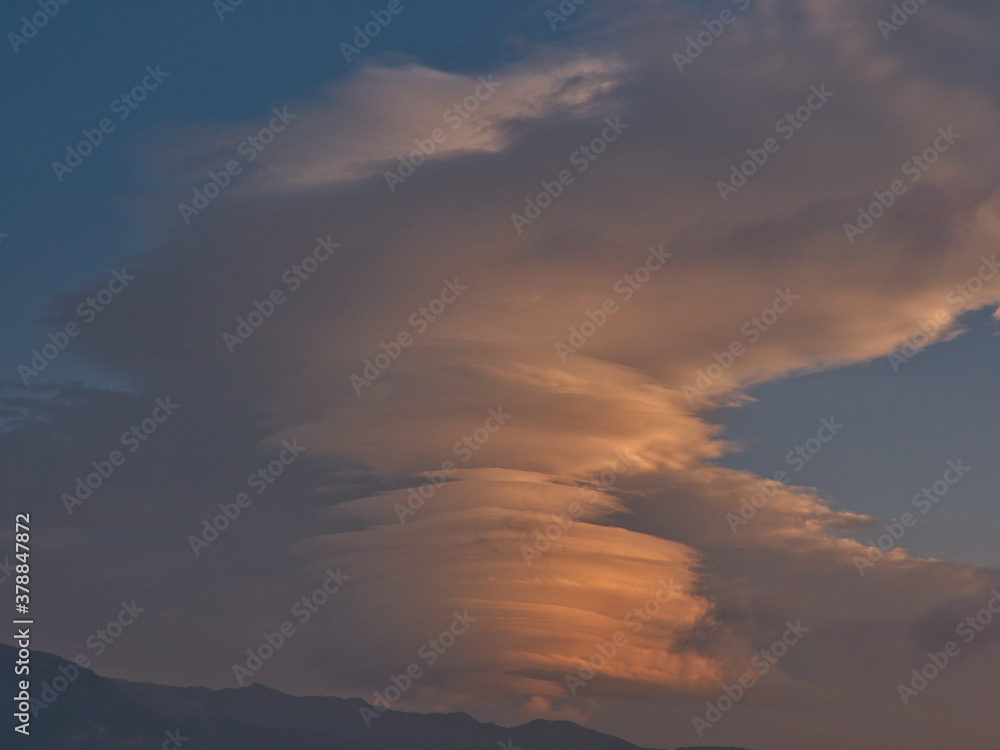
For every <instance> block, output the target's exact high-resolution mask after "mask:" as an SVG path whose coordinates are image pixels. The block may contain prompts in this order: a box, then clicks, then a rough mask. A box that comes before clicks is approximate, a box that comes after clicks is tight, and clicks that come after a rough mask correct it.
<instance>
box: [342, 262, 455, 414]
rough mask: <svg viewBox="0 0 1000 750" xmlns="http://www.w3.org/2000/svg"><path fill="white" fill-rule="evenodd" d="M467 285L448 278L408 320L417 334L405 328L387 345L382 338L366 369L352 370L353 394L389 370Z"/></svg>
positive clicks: (365, 363) (358, 393) (366, 361)
mask: <svg viewBox="0 0 1000 750" xmlns="http://www.w3.org/2000/svg"><path fill="white" fill-rule="evenodd" d="M468 288H469V287H468V285H467V284H462V283H461V282H460V281H459V280H458V277H457V276H456V277H455V278H454V279H445V280H444V288H443V289H442V290H441V293H440V294H438V296H437V297H435V298H434V299H432V300H431V301H430V302H428V303H427V304H426V305H422V306H421V307H419V308H417V310H416V312H414V313H412V314H411V315H410V317H409V318H407V320H406V322H407V323H409V324H410V327H412V328H413V329H414V331H415V333H412V334H411V333H410V332H409V331H408V330H406V329H404V330H402V331H400V332H399V333H398V334H396V337H395V338H393V339H390V341H389V343H388V344H387V343H385V342H384V341H383V342H382V343H380V344H379V348H380V349H381V350H382V351H381V352H379V353H378V354H376V355H375V356H374V357H370V358H368V359H365V360H364V361H363V362H362V364H363V365H364V368H363V369H362V370H361V374H360V375H358V374H356V373H351V376H350V377H349V378H348V380H349V381H350V383H351V386H352V387H353V388H354V393H355V394H356V395H358V396H360V395H361V392H362V391H363V390H364V389H365V388H367V387H368V386H370V385H371V384H372V383H374V382H375V381H376V380H378V379H379V378H380V377H381V376H382V373H383V372H385V371H386V370H388V369H389V367H390V366H391V365H392V363H393V362H395V361H396V360H397V359H399V356H400V355H401V354H402V353H403V349H406V348H407V347H410V346H413V343H414V342H415V341H416V339H415V338H414V337H415V336H419V335H420V334H422V333H423V332H424V331H426V330H427V329H428V328H429V327H430V325H431V323H433V322H434V321H436V320H437V319H438V318H440V317H441V316H442V315H443V314H444V312H445V311H446V310H447V309H448V306H449V305H453V304H454V303H455V302H456V301H458V298H459V296H461V294H462V292H464V291H466V290H467V289H468Z"/></svg>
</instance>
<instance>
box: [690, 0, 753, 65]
mask: <svg viewBox="0 0 1000 750" xmlns="http://www.w3.org/2000/svg"><path fill="white" fill-rule="evenodd" d="M730 2H732V3H733V4H734V5H736V6H737V8H738V9H739V10H740V12H743V11H745V10H746V9H747V8H749V7H750V0H730ZM735 20H736V14H735V13H733V11H732V10H730V9H729V8H726V9H725V10H723V11H722V12H721V13H719V17H718V18H713V19H712V20H710V21H702V22H701V25H702V26H704V27H705V30H704V31H699V32H698V33H697V34H696V35H694V36H689V37H688V38H687V39H686V41H687V43H688V44H687V47H685V48H684V52H685V53H686V54H681V53H680V52H674V54H673V60H674V65H676V66H677V70H678V71H679V72H681V73H683V72H684V66H686V65H692V64H694V61H695V60H697V59H698V58H699V57H701V54H702V52H704V51H705V50H706V49H707V48H709V47H711V46H712V45H713V44H714V43H715V40H716V39H718V38H719V37H720V36H722V32H724V31H725V30H726V27H727V26H729V25H730V24H731V23H733V21H735Z"/></svg>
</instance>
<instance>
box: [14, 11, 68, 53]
mask: <svg viewBox="0 0 1000 750" xmlns="http://www.w3.org/2000/svg"><path fill="white" fill-rule="evenodd" d="M70 2H71V0H38V7H39V8H40V10H37V11H35V12H34V13H32V14H31V16H30V17H28V16H21V33H20V34H16V33H14V32H13V31H10V32H8V33H7V41H9V42H10V46H11V47H13V48H14V54H17V53H18V52H20V51H21V47H23V46H24V45H26V44H27V43H28V42H30V41H31V40H32V39H34V38H35V37H36V36H38V31H39V29H42V28H44V27H46V26H48V25H49V21H51V20H52V19H53V18H55V17H56V16H57V15H59V6H61V5H69V4H70Z"/></svg>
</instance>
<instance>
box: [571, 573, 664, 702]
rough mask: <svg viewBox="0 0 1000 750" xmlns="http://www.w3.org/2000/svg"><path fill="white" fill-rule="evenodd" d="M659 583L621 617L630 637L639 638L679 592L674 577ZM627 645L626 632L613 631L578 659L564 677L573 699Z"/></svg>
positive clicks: (661, 580)
mask: <svg viewBox="0 0 1000 750" xmlns="http://www.w3.org/2000/svg"><path fill="white" fill-rule="evenodd" d="M658 584H659V588H657V589H656V592H655V593H654V594H653V595H652V596H651V597H649V598H648V599H647V600H646V601H644V602H643V603H642V604H639V605H638V606H636V607H634V608H632V609H631V610H629V611H628V612H626V613H625V616H624V617H623V618H622V624H624V625H625V626H627V627H628V629H629V630H630V631H631V632H632V635H638V634H639V633H640V632H642V629H643V628H644V627H645V626H646V623H648V622H651V621H652V619H653V618H654V617H655V616H656V615H657V614H659V612H660V609H661V608H662V605H664V604H666V603H667V602H669V601H670V600H671V599H674V598H675V597H676V596H677V595H678V594H679V593H680V592H681V591H682V588H681V587H680V586H678V585H677V584H676V583H674V579H673V578H671V579H670V582H669V583H667V582H664V581H663V579H662V578H661V579H660V580H659V582H658ZM627 645H628V633H626V632H625V631H624V630H616V631H615V632H614V633H612V634H611V635H610V636H608V637H607V638H606V639H604V640H602V641H598V642H597V643H595V644H594V652H593V653H592V654H591V655H590V656H589V657H587V659H577V661H579V662H580V668H579V669H578V670H577V671H576V674H571V673H569V672H567V673H566V674H564V675H563V682H565V683H566V689H567V690H568V691H569V694H570V695H572V696H575V695H576V693H577V691H578V690H579V689H580V688H582V687H584V686H585V685H586V684H587V683H588V682H590V681H591V680H592V679H594V678H595V677H596V676H597V675H598V674H599V673H600V671H601V670H602V669H604V668H605V667H607V666H608V664H609V663H610V662H611V660H612V659H614V658H615V657H616V656H617V655H618V654H619V653H620V651H619V649H621V648H623V647H625V646H627Z"/></svg>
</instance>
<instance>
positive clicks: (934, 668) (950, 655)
mask: <svg viewBox="0 0 1000 750" xmlns="http://www.w3.org/2000/svg"><path fill="white" fill-rule="evenodd" d="M994 615H1000V591H998V590H997V589H996V588H994V589H993V590H992V591H991V592H990V598H989V599H988V600H987V601H986V603H985V604H984V605H983V607H982V609H980V610H979V611H978V612H976V613H975V614H973V615H969V616H968V617H966V618H964V619H962V620H961V621H960V622H959V623H958V625H957V626H955V635H957V636H958V637H959V638H961V639H962V641H963V642H964V643H965V645H966V646H968V645H969V644H970V643H972V642H973V641H974V640H976V638H978V637H979V634H980V633H982V632H983V631H984V630H985V629H986V628H988V627H989V626H990V625H992V624H993V620H994V619H995V618H994ZM961 653H962V647H961V646H960V645H959V644H958V641H954V640H953V641H948V642H947V643H946V644H944V647H943V648H942V649H941V650H940V651H937V652H935V651H928V652H927V661H926V662H924V664H923V665H922V666H920V667H919V668H917V667H914V668H913V669H911V670H910V675H911V677H910V680H909V684H903V683H902V682H900V683H897V684H896V692H897V693H899V699H900V700H901V701H902V702H903V705H904V706H908V705H910V701H911V700H913V699H914V698H916V697H917V696H918V695H919V694H920V693H921V692H923V691H924V690H926V689H927V687H928V686H929V685H930V683H931V682H932V681H933V680H934V679H935V678H937V676H938V675H939V674H941V672H943V671H944V669H945V668H946V667H947V666H948V665H949V664H951V662H952V660H953V659H954V658H955V657H957V656H958V655H959V654H961Z"/></svg>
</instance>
